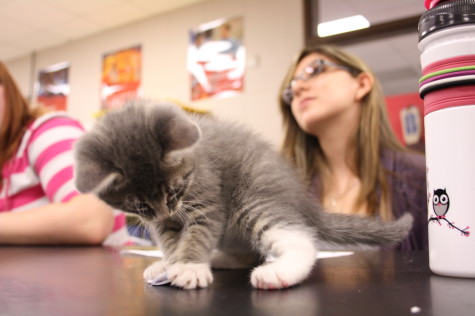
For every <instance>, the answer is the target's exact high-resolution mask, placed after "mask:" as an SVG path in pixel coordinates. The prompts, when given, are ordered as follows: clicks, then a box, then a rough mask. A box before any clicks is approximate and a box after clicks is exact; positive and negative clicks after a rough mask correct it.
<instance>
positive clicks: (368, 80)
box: [355, 72, 374, 101]
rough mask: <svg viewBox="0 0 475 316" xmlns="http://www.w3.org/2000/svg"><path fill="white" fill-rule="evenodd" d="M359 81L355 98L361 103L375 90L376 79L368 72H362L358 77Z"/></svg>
mask: <svg viewBox="0 0 475 316" xmlns="http://www.w3.org/2000/svg"><path fill="white" fill-rule="evenodd" d="M356 80H357V81H358V88H357V90H356V94H355V98H356V100H357V101H361V100H362V99H363V98H364V97H365V96H366V95H367V94H368V93H369V92H370V91H371V89H372V88H373V84H374V79H373V76H371V75H370V74H369V73H367V72H362V73H360V74H359V75H358V77H356Z"/></svg>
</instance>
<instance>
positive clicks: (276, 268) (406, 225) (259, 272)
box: [75, 100, 412, 289]
mask: <svg viewBox="0 0 475 316" xmlns="http://www.w3.org/2000/svg"><path fill="white" fill-rule="evenodd" d="M75 154H76V163H77V165H76V174H75V180H76V185H77V187H78V189H79V190H80V191H82V192H95V193H96V194H97V195H98V197H99V198H100V199H102V200H103V201H104V202H106V203H107V204H109V205H110V206H112V207H114V208H118V209H121V210H123V211H125V212H128V213H131V214H135V215H138V216H139V217H140V218H141V219H142V221H143V222H144V223H145V225H147V226H148V228H149V230H150V231H151V232H152V233H153V234H155V239H156V242H157V244H158V245H159V247H160V249H161V250H163V252H164V259H163V260H161V261H158V262H156V263H154V264H152V265H151V266H150V267H148V268H147V269H146V270H145V272H144V278H145V279H146V280H148V281H150V280H152V279H154V278H155V277H156V276H157V275H160V274H162V273H163V272H166V273H167V275H168V278H169V279H171V280H172V285H174V286H177V287H180V288H185V289H193V288H197V287H200V288H203V287H207V286H208V285H209V284H210V283H211V282H212V281H213V276H212V273H211V267H213V268H241V267H249V266H251V265H257V264H261V265H259V266H257V267H256V268H255V269H254V270H253V271H252V274H251V283H252V285H253V286H254V287H256V288H260V289H280V288H286V287H290V286H292V285H295V284H298V283H299V282H301V281H303V280H304V279H305V278H306V277H307V276H308V274H309V273H310V271H311V269H312V267H313V265H314V263H315V261H316V255H317V245H318V240H325V241H329V242H333V243H335V242H336V243H340V244H358V243H364V244H369V245H379V246H387V245H392V244H394V243H397V242H398V241H400V240H401V239H403V238H404V237H405V236H406V235H407V233H408V230H409V229H410V227H411V225H412V217H411V216H410V215H405V216H403V217H402V218H401V219H399V220H398V221H395V222H393V223H383V222H380V221H376V220H372V219H368V218H363V217H356V216H349V215H341V214H330V213H326V212H324V211H323V210H322V208H321V206H319V205H318V204H317V203H316V202H315V201H314V199H313V198H312V197H311V196H310V195H309V194H308V193H307V190H306V188H305V186H304V185H303V184H302V183H301V182H300V181H299V177H298V175H297V173H296V171H295V170H294V169H293V168H292V167H290V166H289V164H288V163H287V162H286V161H285V160H284V159H283V158H281V157H280V156H279V155H278V154H277V153H276V152H275V151H274V150H272V149H271V146H270V145H268V144H267V143H265V142H264V141H262V140H260V139H259V138H258V137H256V135H254V134H253V133H252V132H250V131H248V130H247V129H245V128H243V127H242V126H239V125H237V124H235V123H231V122H224V121H221V120H217V119H214V118H211V117H205V116H189V115H187V114H186V113H185V112H184V111H182V110H181V109H180V108H178V107H177V106H175V105H171V104H164V103H155V102H153V101H149V100H132V101H129V102H128V104H126V105H125V106H124V108H122V109H120V110H115V111H112V112H110V113H108V114H107V115H106V116H105V117H103V118H102V119H100V121H99V122H98V123H97V124H96V125H95V127H94V128H93V129H92V130H91V131H90V132H88V133H86V134H85V135H84V136H83V137H82V138H81V139H80V140H79V141H78V142H77V143H76V145H75ZM269 257H273V258H274V260H272V261H267V262H266V259H268V258H269Z"/></svg>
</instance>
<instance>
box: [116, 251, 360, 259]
mask: <svg viewBox="0 0 475 316" xmlns="http://www.w3.org/2000/svg"><path fill="white" fill-rule="evenodd" d="M120 254H121V255H127V254H131V255H138V256H144V257H153V258H162V257H163V252H162V251H161V250H136V249H123V250H121V251H120ZM352 254H353V251H320V252H318V255H317V259H325V258H334V257H343V256H351V255H352Z"/></svg>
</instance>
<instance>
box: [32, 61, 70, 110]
mask: <svg viewBox="0 0 475 316" xmlns="http://www.w3.org/2000/svg"><path fill="white" fill-rule="evenodd" d="M68 73H69V63H67V62H64V63H59V64H55V65H52V66H49V67H46V68H44V69H41V70H40V71H39V72H38V89H37V91H38V96H37V99H36V103H37V105H38V106H42V107H45V108H48V109H51V110H55V111H66V108H67V101H68V95H69V80H68Z"/></svg>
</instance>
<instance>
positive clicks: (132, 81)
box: [101, 46, 142, 110]
mask: <svg viewBox="0 0 475 316" xmlns="http://www.w3.org/2000/svg"><path fill="white" fill-rule="evenodd" d="M141 64H142V55H141V47H140V46H134V47H131V48H127V49H123V50H119V51H115V52H111V53H107V54H104V56H103V58H102V82H101V108H102V110H108V109H112V108H116V107H119V106H121V105H122V103H123V102H124V101H125V100H126V99H128V98H131V97H135V96H138V95H139V90H140V82H141V80H140V78H141Z"/></svg>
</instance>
